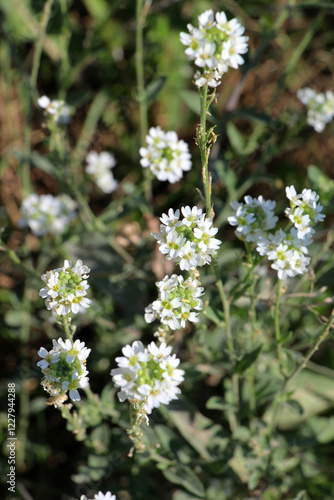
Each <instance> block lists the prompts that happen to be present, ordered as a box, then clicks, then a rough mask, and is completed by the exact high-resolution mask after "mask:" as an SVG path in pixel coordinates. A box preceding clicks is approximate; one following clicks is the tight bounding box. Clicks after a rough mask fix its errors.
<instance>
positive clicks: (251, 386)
mask: <svg viewBox="0 0 334 500" xmlns="http://www.w3.org/2000/svg"><path fill="white" fill-rule="evenodd" d="M247 255H248V262H249V265H250V267H252V265H253V258H252V251H251V248H250V246H249V245H247ZM255 285H256V276H255V273H254V272H253V273H252V275H251V286H250V289H249V294H250V299H251V310H250V313H251V320H252V334H251V343H252V345H251V348H252V349H253V348H254V345H255V340H256V308H255V304H256V296H255ZM254 378H255V364H254V363H253V364H252V365H251V366H250V368H249V372H248V384H249V407H250V410H251V412H252V413H254V411H255V407H256V398H255V387H254Z"/></svg>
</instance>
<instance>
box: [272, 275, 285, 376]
mask: <svg viewBox="0 0 334 500" xmlns="http://www.w3.org/2000/svg"><path fill="white" fill-rule="evenodd" d="M281 287H282V281H281V280H280V279H279V280H278V282H277V288H276V303H275V316H274V322H275V339H276V351H277V358H278V364H279V368H280V372H281V373H282V375H284V374H285V370H284V365H283V357H282V345H281V330H280V324H279V306H280V298H281Z"/></svg>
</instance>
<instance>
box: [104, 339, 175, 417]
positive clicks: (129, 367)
mask: <svg viewBox="0 0 334 500" xmlns="http://www.w3.org/2000/svg"><path fill="white" fill-rule="evenodd" d="M133 353H135V356H137V355H138V354H140V358H141V359H140V360H139V358H138V359H136V360H135V362H133V361H132V360H133V356H134V354H133ZM123 354H124V357H119V358H116V362H117V364H118V368H114V369H113V370H111V375H112V379H113V382H114V384H115V386H116V387H118V388H120V391H119V392H118V398H119V400H120V401H121V402H123V401H125V400H126V399H128V400H129V401H132V400H137V401H143V402H144V410H145V412H146V413H151V412H152V410H153V408H158V407H159V406H160V405H161V404H169V403H170V402H171V401H172V400H173V399H177V395H178V394H180V392H181V391H180V389H179V387H178V385H179V384H180V383H181V382H182V381H183V378H184V377H183V375H184V372H183V370H180V369H179V368H177V367H178V366H179V363H180V360H179V359H178V358H176V356H175V354H173V355H171V347H170V346H167V345H166V343H164V342H163V343H162V344H160V345H159V346H157V345H156V344H155V342H151V344H150V345H149V346H148V347H147V348H146V347H144V346H143V344H142V343H141V342H140V341H136V342H135V343H133V344H132V346H125V348H123Z"/></svg>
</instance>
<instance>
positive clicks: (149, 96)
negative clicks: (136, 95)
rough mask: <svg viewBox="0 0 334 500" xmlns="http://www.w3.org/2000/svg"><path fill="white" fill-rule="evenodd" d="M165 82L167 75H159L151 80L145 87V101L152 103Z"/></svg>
mask: <svg viewBox="0 0 334 500" xmlns="http://www.w3.org/2000/svg"><path fill="white" fill-rule="evenodd" d="M166 82H167V77H166V76H159V77H158V78H156V79H155V80H153V82H151V83H150V84H149V85H147V87H146V101H147V102H148V103H152V102H153V101H155V100H156V98H157V97H158V95H159V94H160V92H161V91H162V89H163V88H164V86H165V85H166Z"/></svg>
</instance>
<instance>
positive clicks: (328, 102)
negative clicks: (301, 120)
mask: <svg viewBox="0 0 334 500" xmlns="http://www.w3.org/2000/svg"><path fill="white" fill-rule="evenodd" d="M297 97H298V99H299V100H300V101H301V102H302V103H303V104H305V105H306V106H307V123H308V124H309V125H311V126H312V127H313V128H314V130H315V131H316V132H322V131H323V130H324V128H325V126H326V125H327V123H330V122H331V121H332V120H333V118H334V94H333V92H332V91H331V90H328V91H327V92H325V93H322V92H320V93H317V92H315V90H312V89H310V88H308V87H305V88H303V89H299V90H298V92H297Z"/></svg>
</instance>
